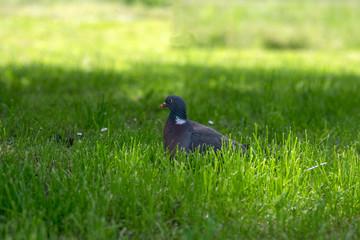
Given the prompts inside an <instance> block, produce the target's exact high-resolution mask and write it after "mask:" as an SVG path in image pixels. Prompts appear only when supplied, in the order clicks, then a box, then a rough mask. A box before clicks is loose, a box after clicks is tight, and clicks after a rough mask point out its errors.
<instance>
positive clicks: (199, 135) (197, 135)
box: [190, 121, 228, 150]
mask: <svg viewBox="0 0 360 240" xmlns="http://www.w3.org/2000/svg"><path fill="white" fill-rule="evenodd" d="M190 123H191V126H192V134H191V138H190V147H191V148H192V149H194V148H196V147H199V146H205V145H206V147H214V149H215V150H218V149H221V147H222V141H223V140H225V141H226V139H228V138H227V137H225V136H224V135H222V134H221V133H219V132H217V131H216V130H214V129H212V128H209V127H206V126H204V125H201V124H200V123H197V122H194V121H190Z"/></svg>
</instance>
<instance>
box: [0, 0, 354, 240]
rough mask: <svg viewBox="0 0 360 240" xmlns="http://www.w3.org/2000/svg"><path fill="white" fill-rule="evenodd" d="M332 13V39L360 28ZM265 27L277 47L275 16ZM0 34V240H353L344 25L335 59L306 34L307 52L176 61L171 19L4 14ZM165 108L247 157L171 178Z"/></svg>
mask: <svg viewBox="0 0 360 240" xmlns="http://www.w3.org/2000/svg"><path fill="white" fill-rule="evenodd" d="M322 3H323V2H320V3H319V4H322ZM274 4H275V5H273V6H275V7H274V8H276V6H277V5H276V4H279V3H276V2H274ZM343 4H344V5H340V8H339V9H340V10H339V11H340V15H335V17H334V18H331V19H329V18H328V16H329V15H327V14H325V12H327V11H323V12H322V11H319V12H317V13H316V17H317V18H318V19H320V20H321V21H320V20H319V22H322V23H324V24H325V25H324V26H327V25H326V24H330V25H331V24H332V26H335V25H336V24H335V23H337V24H339V25H341V24H340V23H341V21H337V20H336V19H338V18H341V16H348V15H346V14H345V15H344V13H343V12H342V10H341V9H344V8H346V9H347V10H346V11H348V12H349V16H352V18H354V19H355V18H359V19H360V16H358V14H357V13H356V12H358V10H359V8H360V7H359V6H357V5H354V6H352V7H347V6H348V5H346V4H349V2H345V3H343ZM277 7H278V8H280V7H279V6H277ZM288 7H289V9H290V10H293V12H294V14H295V13H296V17H294V19H296V21H295V20H294V21H295V23H296V26H299V27H300V28H301V27H303V28H302V29H307V26H308V25H307V24H309V21H310V20H311V19H304V22H305V23H306V24H305V25H302V24H301V22H302V19H303V18H301V17H299V16H301V13H302V11H304V12H309V11H310V10H309V9H308V8H300V9H299V8H297V5H295V6H294V7H293V8H291V5H289V6H288ZM312 7H313V8H314V9H318V8H317V5H315V6H312ZM242 8H243V9H242V11H243V12H245V13H251V12H252V11H251V9H255V10H256V11H260V10H259V9H258V8H256V6H254V5H252V4H250V3H249V5H247V4H246V3H244V5H243V6H242ZM266 9H268V10H266ZM295 10H296V11H295ZM177 11H179V10H177ZM262 11H263V13H264V15H263V16H265V17H267V18H264V19H262V20H261V21H264V22H266V23H267V24H268V25H267V26H269V27H271V26H274V29H277V32H275V33H274V35H273V37H274V38H275V37H281V36H282V35H281V34H282V31H281V29H283V27H281V26H280V27H279V22H278V21H277V20H276V19H275V20H274V18H272V17H270V15H269V14H267V12H266V11H273V8H271V7H269V8H263V9H262ZM264 11H265V12H264ZM174 12H175V13H174ZM335 12H336V11H335ZM355 13H356V14H355ZM287 14H289V16H291V14H290V12H288V13H287ZM322 14H323V15H322ZM242 16H243V18H244V19H249V21H250V20H252V19H254V15H252V16H251V17H249V18H246V16H247V15H246V14H245V15H242ZM271 16H274V14H272V15H271ZM303 16H304V18H306V16H308V15H306V14H304V15H303ZM356 16H357V17H356ZM337 17H338V18H337ZM0 18H1V19H2V20H1V21H0V39H1V44H0V56H1V57H0V239H47V238H50V239H79V238H80V239H117V238H128V239H172V238H173V239H210V238H212V239H242V238H245V239H357V238H360V214H359V213H360V163H359V152H360V145H359V141H360V133H359V120H360V107H359V106H360V100H359V99H360V97H359V92H360V68H359V61H360V52H359V48H358V46H359V42H356V41H355V40H356V39H359V35H357V34H358V33H357V32H356V29H353V25H352V23H351V22H352V21H350V20H349V21H344V22H343V25H341V26H340V27H339V28H336V27H334V28H333V31H332V33H334V32H336V31H339V32H341V33H343V35H339V36H338V37H339V39H340V40H339V41H340V42H341V43H342V44H340V45H336V47H334V46H333V45H332V42H331V41H330V43H329V42H328V41H327V38H321V37H319V36H320V35H319V33H318V32H317V31H316V29H315V30H314V29H313V30H311V31H314V32H310V33H307V34H306V35H302V34H303V33H304V32H303V31H302V32H300V34H301V35H302V36H306V37H309V39H310V38H311V37H312V36H316V39H317V41H315V42H316V44H312V43H313V42H311V41H309V42H311V44H308V45H305V47H302V48H301V49H299V48H296V49H297V50H294V48H293V47H292V45H288V44H287V40H286V41H285V45H284V44H282V43H283V42H281V44H280V47H271V46H272V45H267V44H255V45H247V44H245V45H236V46H234V45H233V44H232V42H231V41H230V42H221V41H220V44H217V43H218V42H216V41H215V42H213V41H212V40H211V38H210V40H211V41H210V42H209V43H211V44H197V43H198V42H197V43H191V44H190V45H189V43H188V42H187V43H186V46H185V45H181V46H179V36H181V33H180V35H179V33H178V32H177V31H180V32H182V33H184V32H186V31H187V29H184V28H182V27H181V26H179V22H181V19H182V16H180V15H179V12H176V11H174V9H172V8H169V7H167V8H166V7H162V8H146V7H142V6H140V5H135V6H123V5H118V4H116V3H114V2H104V3H101V4H100V3H98V2H95V1H94V2H89V3H86V2H85V1H82V2H79V3H77V2H71V3H66V4H65V3H62V4H61V3H46V2H45V3H42V4H40V5H39V4H27V5H24V4H19V3H17V2H15V3H12V4H5V3H4V4H2V7H1V8H0ZM179 19H180V20H179ZM287 19H288V18H285V22H281V23H282V24H283V25H284V26H285V25H286V24H285V23H287ZM334 19H335V20H336V21H335V20H334ZM266 20H268V21H266ZM305 20H306V21H305ZM244 21H245V20H244ZM259 21H260V20H259ZM259 21H258V22H257V24H256V25H255V26H256V29H257V30H256V31H259V29H258V28H259V26H260V25H258V23H259ZM331 21H334V22H331ZM211 24H212V22H210V23H209V26H210V25H211ZM213 24H214V25H213V26H214V29H213V30H212V31H213V32H216V31H218V26H219V22H218V20H217V19H214V22H213ZM272 24H273V25H272ZM195 26H196V29H195ZM199 26H200V24H199V23H198V22H197V21H195V22H194V29H195V30H196V33H199V36H204V35H201V33H202V31H201V29H204V32H208V29H209V27H208V26H206V28H203V27H199ZM242 26H246V24H245V23H244V25H242ZM249 26H250V25H249ZM286 26H287V27H288V25H286ZM199 29H200V30H199ZM266 29H267V30H268V29H269V28H268V27H266ZM339 29H340V30H339ZM344 29H345V30H344ZM346 29H348V31H346ZM306 31H310V30H309V29H307V30H306ZM237 34H238V33H237V32H235V33H234V36H237ZM251 34H254V32H251ZM266 34H269V32H268V31H267V32H266ZM226 36H231V35H229V34H228V32H227V33H226ZM253 36H258V35H251V36H250V37H249V38H248V41H251V39H253V38H252V37H253ZM264 36H265V35H264ZM266 36H268V35H266ZM285 36H287V35H286V34H285ZM326 36H328V35H326ZM329 36H330V35H329ZM260 37H261V38H262V37H263V35H261V36H260ZM201 39H208V38H201ZM225 39H228V38H225ZM262 39H265V38H262ZM271 39H272V38H271ZM285 39H287V38H286V37H285ZM291 39H294V38H293V35H292V37H291ZM295 39H298V38H297V37H296V36H295ZM311 39H312V38H311ZM349 39H351V41H350V40H349ZM354 39H355V40H354ZM259 42H263V41H259ZM309 42H307V43H309ZM214 43H215V47H214V48H210V47H209V46H213V44H214ZM319 43H320V44H319ZM322 43H324V44H322ZM326 43H329V44H330V45H328V47H329V49H331V51H330V50H328V49H326V48H324V47H319V48H318V47H317V46H319V45H322V46H326ZM348 43H349V44H348ZM350 43H351V44H350ZM356 44H357V45H356ZM269 46H270V47H269ZM345 46H346V47H345ZM280 49H281V50H280ZM170 94H178V95H181V96H182V97H183V98H184V99H185V101H186V103H187V107H188V116H189V118H190V119H192V120H195V121H198V122H200V123H202V124H205V125H209V123H208V121H209V120H211V121H213V122H214V124H213V125H211V127H213V128H215V129H217V130H218V131H220V132H221V133H223V134H226V135H231V137H232V138H234V139H236V140H237V141H239V142H244V143H249V144H250V146H251V150H250V151H249V152H248V153H247V154H246V156H241V155H240V154H239V153H236V152H232V151H227V150H224V151H223V153H222V154H219V155H215V154H214V153H213V152H209V153H208V154H206V155H199V154H197V153H194V154H193V155H191V156H190V157H188V158H187V159H186V158H185V157H184V156H178V157H177V158H176V160H174V161H172V162H171V161H170V160H169V156H168V155H166V154H165V152H164V150H163V145H162V128H163V125H164V123H165V121H166V118H167V115H168V111H166V110H160V109H159V105H160V104H161V103H162V102H163V101H164V99H165V98H166V96H167V95H170ZM263 150H266V151H263Z"/></svg>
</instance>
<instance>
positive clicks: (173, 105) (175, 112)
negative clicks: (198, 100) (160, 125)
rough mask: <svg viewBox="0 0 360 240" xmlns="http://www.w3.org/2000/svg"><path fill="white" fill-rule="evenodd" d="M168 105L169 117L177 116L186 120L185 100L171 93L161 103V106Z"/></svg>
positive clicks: (174, 117)
mask: <svg viewBox="0 0 360 240" xmlns="http://www.w3.org/2000/svg"><path fill="white" fill-rule="evenodd" d="M163 107H167V108H169V109H170V115H169V117H171V118H173V119H176V117H178V118H180V119H183V120H186V119H187V116H186V105H185V102H184V100H183V99H182V98H181V97H180V96H177V95H170V96H168V97H167V98H166V99H165V102H163V103H162V104H161V105H160V108H163Z"/></svg>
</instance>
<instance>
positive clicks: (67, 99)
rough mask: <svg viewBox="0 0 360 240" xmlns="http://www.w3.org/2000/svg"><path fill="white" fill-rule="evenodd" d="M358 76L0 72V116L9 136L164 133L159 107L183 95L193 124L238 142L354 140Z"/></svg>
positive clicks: (164, 68) (43, 68) (216, 70)
mask: <svg viewBox="0 0 360 240" xmlns="http://www.w3.org/2000/svg"><path fill="white" fill-rule="evenodd" d="M359 80H360V76H357V75H346V74H341V75H340V74H339V75H337V74H334V73H325V72H324V73H319V72H314V71H306V70H305V71H303V70H301V69H262V68H244V69H240V68H224V67H219V66H216V67H206V66H203V65H190V64H187V65H176V64H158V63H152V64H134V65H133V66H132V67H131V68H130V69H128V70H126V71H109V70H102V69H93V70H92V71H86V70H82V69H65V68H62V67H60V66H47V65H37V64H30V65H25V66H18V65H7V66H1V67H0V116H1V119H2V124H3V126H4V127H5V128H6V129H7V131H8V132H14V133H18V134H19V131H25V129H27V128H34V127H39V128H46V127H48V128H54V127H56V128H57V129H60V131H61V130H64V131H66V129H74V128H75V129H83V130H84V131H86V130H89V129H95V128H96V129H99V128H102V127H111V128H115V129H121V128H126V127H129V126H130V127H131V126H137V127H139V128H141V127H142V126H143V125H144V124H147V125H148V126H152V128H155V129H156V131H157V133H158V134H159V135H161V128H162V125H163V123H164V122H165V120H166V117H167V112H166V113H165V112H164V111H160V109H159V108H158V106H159V104H160V103H162V101H163V100H164V99H165V97H166V96H167V95H169V94H178V95H181V96H182V97H183V98H184V99H185V101H186V102H187V107H188V116H189V117H190V118H191V119H192V120H195V121H198V122H201V123H203V124H207V123H208V121H209V120H211V121H214V122H215V124H214V125H213V127H214V128H216V129H218V130H220V131H222V132H223V133H225V134H229V133H231V134H232V135H233V136H234V137H236V136H238V135H239V134H240V135H241V136H242V137H246V136H252V135H253V134H254V123H257V125H258V130H259V133H260V134H265V132H266V128H268V130H267V131H268V133H269V137H270V138H273V137H274V136H275V134H276V135H277V136H278V138H279V139H281V135H282V133H286V132H288V131H289V130H290V129H291V130H292V131H293V132H295V133H296V134H297V135H299V136H304V133H305V130H307V131H308V133H309V136H313V137H315V138H326V137H327V136H328V135H331V136H333V137H334V140H335V141H336V142H337V143H349V142H350V141H353V140H354V139H356V138H357V137H358V136H357V132H358V131H357V128H358V119H359V116H360V111H359V107H358V106H359V105H360V104H359V98H358V92H359V85H360V81H359Z"/></svg>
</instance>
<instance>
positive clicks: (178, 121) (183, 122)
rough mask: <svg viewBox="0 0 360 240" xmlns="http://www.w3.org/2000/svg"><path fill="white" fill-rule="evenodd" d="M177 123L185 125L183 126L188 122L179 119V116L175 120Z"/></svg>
mask: <svg viewBox="0 0 360 240" xmlns="http://www.w3.org/2000/svg"><path fill="white" fill-rule="evenodd" d="M175 123H176V124H177V125H183V124H185V123H186V120H184V119H181V118H179V117H178V116H176V118H175Z"/></svg>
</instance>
